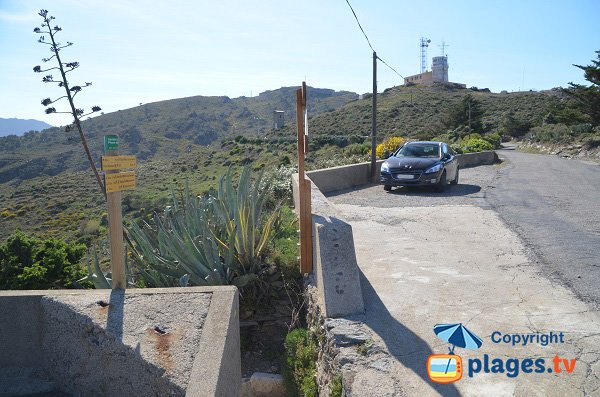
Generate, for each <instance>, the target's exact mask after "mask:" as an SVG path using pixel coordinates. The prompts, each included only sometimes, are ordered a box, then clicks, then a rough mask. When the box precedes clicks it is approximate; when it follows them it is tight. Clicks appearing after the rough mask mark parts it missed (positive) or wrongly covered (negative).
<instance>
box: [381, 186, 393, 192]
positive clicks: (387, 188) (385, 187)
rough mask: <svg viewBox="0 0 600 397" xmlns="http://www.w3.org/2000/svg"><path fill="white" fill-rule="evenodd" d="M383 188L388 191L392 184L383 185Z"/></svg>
mask: <svg viewBox="0 0 600 397" xmlns="http://www.w3.org/2000/svg"><path fill="white" fill-rule="evenodd" d="M383 190H385V191H386V192H389V191H390V190H392V185H383Z"/></svg>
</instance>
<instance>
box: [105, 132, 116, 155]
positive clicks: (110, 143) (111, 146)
mask: <svg viewBox="0 0 600 397" xmlns="http://www.w3.org/2000/svg"><path fill="white" fill-rule="evenodd" d="M117 149H119V137H118V136H116V135H104V151H105V152H106V151H108V150H117Z"/></svg>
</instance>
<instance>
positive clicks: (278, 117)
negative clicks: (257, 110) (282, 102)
mask: <svg viewBox="0 0 600 397" xmlns="http://www.w3.org/2000/svg"><path fill="white" fill-rule="evenodd" d="M284 116H285V112H284V111H283V110H274V111H273V128H275V129H276V130H279V129H281V128H283V127H285V120H284Z"/></svg>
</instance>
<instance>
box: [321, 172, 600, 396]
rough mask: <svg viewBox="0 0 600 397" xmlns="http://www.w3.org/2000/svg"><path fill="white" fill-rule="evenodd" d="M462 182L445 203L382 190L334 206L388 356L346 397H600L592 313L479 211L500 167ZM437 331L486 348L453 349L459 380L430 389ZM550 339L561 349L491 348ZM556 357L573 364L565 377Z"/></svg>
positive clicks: (488, 213)
mask: <svg viewBox="0 0 600 397" xmlns="http://www.w3.org/2000/svg"><path fill="white" fill-rule="evenodd" d="M461 178H462V181H461V183H462V184H463V186H462V188H461V187H460V186H459V187H458V189H454V191H453V190H452V188H451V189H450V190H449V192H447V193H445V194H444V195H443V196H445V197H446V200H445V201H446V204H450V205H443V204H442V205H440V204H441V203H440V201H444V199H443V197H440V196H439V195H436V194H435V193H432V192H427V191H409V192H408V195H405V194H404V190H403V189H400V190H398V191H395V192H392V193H385V192H384V191H383V189H382V188H381V187H380V186H371V187H368V188H366V189H362V190H360V191H354V192H347V193H346V194H340V195H337V196H334V197H331V198H330V200H332V201H334V202H335V203H336V207H338V209H339V210H340V212H342V214H343V215H344V216H345V217H346V219H347V220H348V221H349V222H350V224H351V225H352V227H353V231H354V242H355V246H356V254H357V259H358V263H359V266H360V268H361V270H362V273H363V276H364V277H363V279H362V280H361V281H362V288H363V294H364V297H365V305H366V315H365V319H366V320H365V321H366V323H367V325H368V327H369V328H370V329H371V330H372V332H373V335H374V336H373V339H374V343H375V344H376V345H381V346H383V347H384V348H385V349H386V350H387V351H388V352H389V354H390V360H389V361H390V362H389V363H388V365H378V366H374V369H370V370H369V371H367V372H365V373H364V374H358V375H357V376H356V379H355V382H354V388H353V395H356V396H437V395H444V396H458V395H461V396H600V315H599V313H598V312H597V311H594V310H591V309H590V307H589V306H587V305H586V304H585V303H583V302H581V301H580V300H579V299H577V298H576V297H575V296H574V295H573V294H572V293H571V292H570V291H569V290H568V289H566V288H565V287H563V286H562V285H560V284H559V283H554V282H552V281H550V280H549V279H548V278H546V277H544V276H543V275H541V274H539V272H538V270H537V268H536V267H535V265H532V264H531V263H530V261H529V260H528V257H527V255H526V253H525V247H524V246H523V244H522V242H521V241H520V240H519V238H518V237H517V235H516V234H515V233H513V232H511V231H510V230H509V229H508V228H507V227H506V225H505V224H504V223H503V222H502V221H501V219H500V218H499V217H498V215H497V214H496V213H495V212H494V211H492V210H491V209H490V208H489V207H488V206H486V204H485V201H484V200H483V199H484V196H485V192H486V187H487V186H491V185H492V182H493V181H494V180H495V178H496V168H494V167H478V168H477V169H473V170H464V171H463V172H461ZM461 192H462V193H461ZM437 323H463V324H465V325H466V326H467V327H468V328H469V329H470V330H471V331H473V332H474V333H475V334H477V335H479V336H480V337H481V338H482V339H483V345H482V347H481V348H480V349H478V350H475V351H474V350H466V349H460V348H456V350H455V354H458V355H460V356H461V357H462V360H463V368H464V374H463V376H462V379H461V380H459V381H457V382H456V383H452V384H449V385H440V384H435V383H433V382H431V381H430V380H429V377H428V375H427V371H426V362H427V358H428V356H429V355H431V354H446V353H447V352H448V347H449V344H448V343H445V342H443V341H441V340H439V339H438V338H437V337H436V336H435V334H434V333H433V326H434V325H435V324H437ZM550 332H552V333H554V334H556V335H560V333H562V335H563V343H560V340H558V341H556V342H557V343H551V344H548V345H546V346H542V345H541V344H540V343H536V341H534V342H533V343H528V344H527V345H526V346H523V344H522V343H521V344H517V345H516V346H513V345H511V344H510V343H509V344H506V343H494V342H493V340H492V339H494V340H497V339H498V337H499V336H502V335H524V334H527V335H537V334H545V335H548V333H550ZM498 333H500V334H498ZM492 337H493V338H492ZM528 338H531V337H528ZM541 341H543V339H542V340H541ZM486 355H487V357H488V365H487V367H488V372H490V373H484V372H485V370H484V366H485V362H484V359H485V357H486ZM555 356H559V357H560V358H561V359H560V367H559V369H561V372H560V373H557V371H556V370H555V367H554V361H553V359H554V358H555ZM562 358H565V359H568V360H567V361H566V364H567V365H568V366H569V367H570V366H571V365H573V363H574V365H575V366H574V368H572V372H571V373H567V371H565V367H564V364H565V363H563V362H562ZM539 359H544V360H545V362H544V363H543V364H542V362H541V361H538V362H535V360H539ZM573 359H575V360H576V361H571V360H573ZM493 360H495V361H493ZM517 360H518V375H517V368H516V367H515V365H517ZM534 362H535V364H540V366H539V368H538V367H537V366H536V365H535V364H533V363H534ZM500 366H502V368H501V369H502V372H498V373H491V370H492V368H493V369H494V370H496V371H500ZM479 367H481V368H479ZM469 368H471V369H472V371H471V372H472V373H471V374H469ZM478 368H479V369H478ZM540 368H541V369H540ZM477 369H478V372H477V371H476V370H477ZM569 369H571V368H569ZM535 370H538V371H542V370H543V373H536V372H535ZM550 370H552V372H550ZM528 372H529V373H528ZM470 375H471V376H470ZM515 375H516V376H515Z"/></svg>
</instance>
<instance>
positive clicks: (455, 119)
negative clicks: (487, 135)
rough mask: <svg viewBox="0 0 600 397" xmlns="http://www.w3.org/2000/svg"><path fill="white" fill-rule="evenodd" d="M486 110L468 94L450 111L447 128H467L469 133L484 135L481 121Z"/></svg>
mask: <svg viewBox="0 0 600 397" xmlns="http://www.w3.org/2000/svg"><path fill="white" fill-rule="evenodd" d="M483 113H484V110H483V109H482V108H481V102H479V101H478V100H477V99H475V98H473V96H472V95H471V94H467V95H466V96H465V97H464V98H463V99H462V100H461V101H460V103H459V104H457V105H456V106H454V107H453V108H451V109H450V111H449V112H448V114H447V120H446V126H447V127H448V128H450V129H456V128H460V127H467V128H469V130H470V131H468V133H473V132H477V133H482V132H483V124H482V122H481V119H482V117H483Z"/></svg>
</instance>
